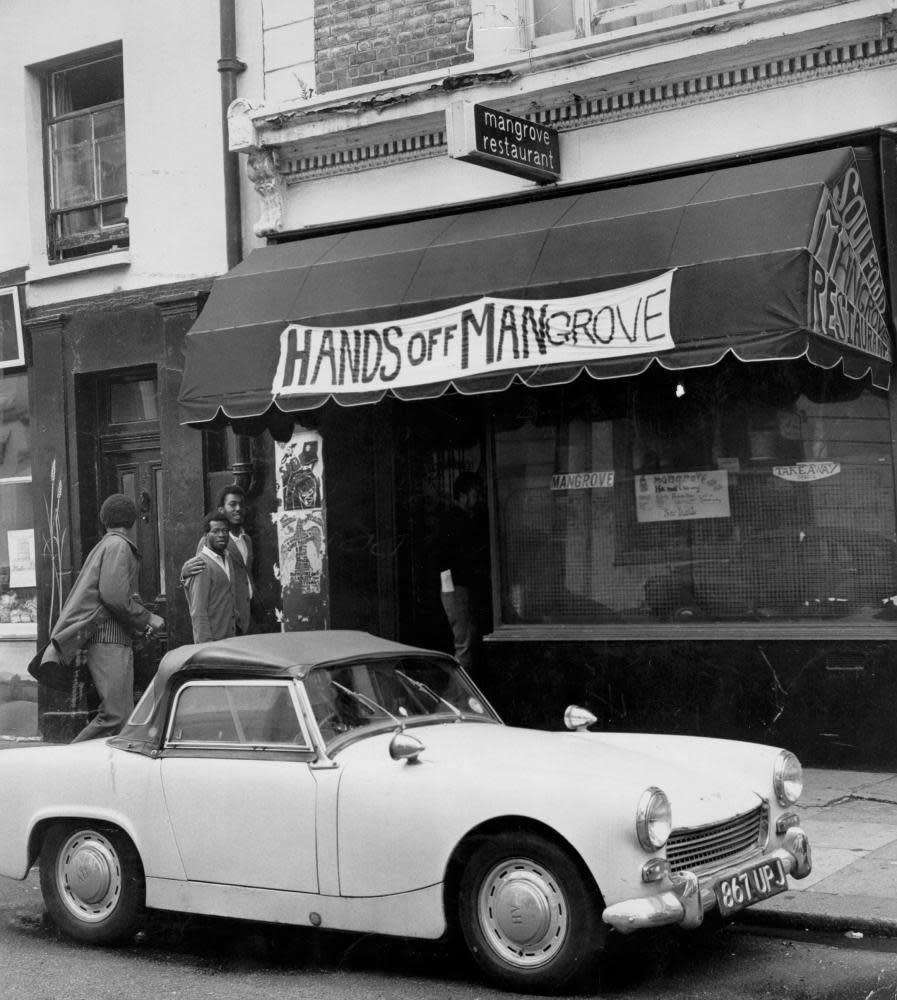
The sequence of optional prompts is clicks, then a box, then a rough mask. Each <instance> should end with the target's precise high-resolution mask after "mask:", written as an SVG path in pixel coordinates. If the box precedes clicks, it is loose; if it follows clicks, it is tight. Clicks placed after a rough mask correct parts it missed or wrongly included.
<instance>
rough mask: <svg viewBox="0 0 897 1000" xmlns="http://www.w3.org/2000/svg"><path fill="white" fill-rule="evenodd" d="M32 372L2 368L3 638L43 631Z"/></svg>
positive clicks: (0, 529) (0, 575) (0, 538)
mask: <svg viewBox="0 0 897 1000" xmlns="http://www.w3.org/2000/svg"><path fill="white" fill-rule="evenodd" d="M34 521H35V511H34V501H33V497H32V491H31V431H30V425H29V419H28V377H27V374H26V373H25V372H17V373H10V372H0V638H9V637H17V636H21V637H25V638H29V637H33V636H34V634H35V632H36V630H37V624H36V622H37V598H36V593H37V591H36V589H35V587H36V580H35V555H34V527H35V525H34Z"/></svg>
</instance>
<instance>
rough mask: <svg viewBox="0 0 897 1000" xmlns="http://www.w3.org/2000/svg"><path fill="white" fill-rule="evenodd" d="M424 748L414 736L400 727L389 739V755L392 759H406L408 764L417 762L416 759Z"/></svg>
mask: <svg viewBox="0 0 897 1000" xmlns="http://www.w3.org/2000/svg"><path fill="white" fill-rule="evenodd" d="M425 749H426V748H425V747H424V745H423V743H421V741H420V740H419V739H418V738H417V737H416V736H411V735H410V734H409V733H406V732H405V731H404V730H402V729H400V730H399V731H398V732H397V733H396V734H395V735H394V736H393V738H392V739H391V740H390V741H389V756H390V757H392V759H393V760H407V761H408V763H409V764H419V763H420V761H419V760H418V759H417V758H418V757H420V755H421V754H422V753H423V752H424V750H425Z"/></svg>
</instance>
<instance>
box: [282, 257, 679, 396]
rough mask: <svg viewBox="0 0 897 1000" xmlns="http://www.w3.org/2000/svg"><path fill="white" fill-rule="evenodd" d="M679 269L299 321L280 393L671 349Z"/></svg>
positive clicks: (287, 338) (368, 387) (286, 334)
mask: <svg viewBox="0 0 897 1000" xmlns="http://www.w3.org/2000/svg"><path fill="white" fill-rule="evenodd" d="M673 273H674V272H673V271H667V272H666V273H664V274H661V275H659V276H658V277H656V278H651V279H649V280H648V281H642V282H638V283H637V284H633V285H628V286H625V287H623V288H617V289H613V290H611V291H606V292H600V293H596V294H592V295H580V296H576V297H573V298H561V299H543V300H521V299H502V298H492V297H484V298H481V299H477V300H476V301H474V302H469V303H466V304H464V305H460V306H456V307H454V308H451V309H444V310H442V311H441V312H435V313H428V314H426V315H422V316H416V317H413V318H410V319H403V320H398V321H395V322H386V323H376V324H371V325H369V326H368V325H365V326H363V327H351V328H330V327H326V328H322V327H310V326H303V325H300V324H296V323H291V324H290V325H289V326H287V327H285V329H284V330H283V332H282V334H281V337H280V357H279V362H278V365H277V373H276V375H275V378H274V385H273V392H274V395H275V396H293V395H302V394H304V393H309V394H315V395H317V394H319V393H322V392H323V393H331V392H332V393H334V394H338V393H341V392H342V393H351V392H371V391H377V390H381V391H382V390H385V389H401V388H405V387H410V386H418V385H431V384H435V383H440V382H451V381H453V380H454V379H457V378H462V377H467V376H472V375H489V374H495V373H501V372H508V371H516V370H518V369H520V368H526V367H529V366H533V367H535V366H546V365H548V366H551V365H570V364H578V363H581V364H590V363H592V362H595V361H598V360H601V359H604V358H619V357H626V356H630V355H638V354H647V353H651V354H654V353H657V352H660V351H669V350H672V349H673V348H674V347H675V344H674V343H673V339H672V336H671V333H670V289H671V286H672V281H673Z"/></svg>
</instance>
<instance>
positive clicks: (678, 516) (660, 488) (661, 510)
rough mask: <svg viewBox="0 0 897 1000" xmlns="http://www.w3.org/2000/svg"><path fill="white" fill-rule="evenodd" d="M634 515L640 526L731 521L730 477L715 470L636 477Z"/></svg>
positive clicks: (721, 471) (724, 472)
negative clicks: (706, 519) (717, 519)
mask: <svg viewBox="0 0 897 1000" xmlns="http://www.w3.org/2000/svg"><path fill="white" fill-rule="evenodd" d="M635 511H636V517H637V519H638V521H639V523H650V522H653V521H689V520H697V519H698V518H703V517H729V474H728V472H726V471H725V470H724V469H712V470H709V471H707V472H663V473H657V474H655V475H650V476H636V477H635Z"/></svg>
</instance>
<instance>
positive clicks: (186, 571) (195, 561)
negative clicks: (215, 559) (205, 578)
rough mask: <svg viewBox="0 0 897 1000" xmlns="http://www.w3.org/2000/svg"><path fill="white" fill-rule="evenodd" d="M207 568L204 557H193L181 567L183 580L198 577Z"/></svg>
mask: <svg viewBox="0 0 897 1000" xmlns="http://www.w3.org/2000/svg"><path fill="white" fill-rule="evenodd" d="M203 566H205V561H204V560H203V557H202V556H193V557H192V558H190V559H188V560H187V561H186V562H185V563H184V565H183V566H182V567H181V579H184V577H187V576H196V574H197V573H201V572H202V568H203Z"/></svg>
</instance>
